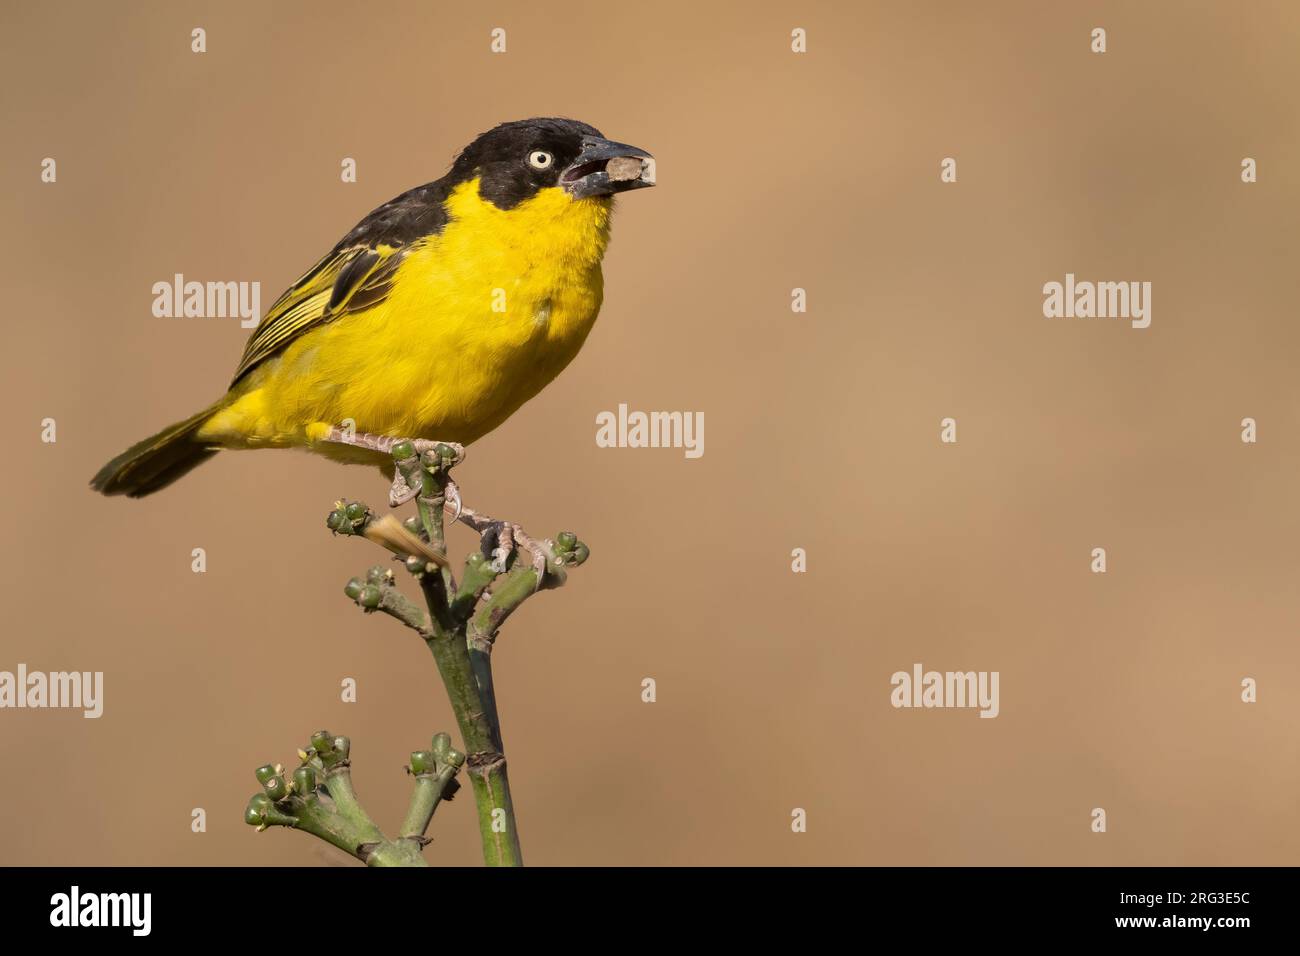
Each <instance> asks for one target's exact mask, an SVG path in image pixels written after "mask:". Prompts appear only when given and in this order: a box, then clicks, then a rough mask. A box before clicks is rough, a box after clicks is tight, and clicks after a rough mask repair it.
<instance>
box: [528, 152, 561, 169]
mask: <svg viewBox="0 0 1300 956" xmlns="http://www.w3.org/2000/svg"><path fill="white" fill-rule="evenodd" d="M554 162H555V157H554V156H552V155H551V154H550V153H548V152H547V151H546V150H544V149H535V150H533V151H532V152H531V153H529V154H528V165H529V166H531V167H533V169H550V168H551V164H552V163H554Z"/></svg>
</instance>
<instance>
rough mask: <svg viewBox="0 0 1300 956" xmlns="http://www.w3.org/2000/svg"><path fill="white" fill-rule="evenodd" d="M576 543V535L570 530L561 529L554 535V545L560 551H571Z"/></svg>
mask: <svg viewBox="0 0 1300 956" xmlns="http://www.w3.org/2000/svg"><path fill="white" fill-rule="evenodd" d="M577 543H578V536H577V535H576V534H574V533H573V532H572V531H561V532H560V533H559V534H557V535H556V536H555V546H556V547H557V548H559V549H560V550H561V551H572V550H573V548H574V545H576V544H577Z"/></svg>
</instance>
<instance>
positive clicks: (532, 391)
mask: <svg viewBox="0 0 1300 956" xmlns="http://www.w3.org/2000/svg"><path fill="white" fill-rule="evenodd" d="M654 180H655V177H654V160H653V159H652V157H651V156H650V154H649V153H647V152H645V151H644V150H641V149H638V148H636V147H635V146H628V145H626V144H623V143H616V142H612V141H611V140H608V139H605V138H604V137H603V136H602V135H601V134H600V132H599V131H598V130H597V129H595V128H594V127H591V126H588V125H586V124H585V123H579V122H576V121H574V120H567V119H553V118H536V119H528V120H520V121H518V122H512V123H503V124H502V125H500V126H497V127H496V128H495V129H492V130H489V131H488V132H486V133H484V134H483V135H481V136H480V137H478V139H476V140H475V141H474V142H473V143H471V144H470V145H469V146H468V147H467V148H466V149H465V150H464V151H462V152H461V153H460V155H459V156H458V157H457V158H456V160H455V162H454V163H453V164H452V167H451V170H450V171H449V172H448V173H447V175H446V176H444V177H443V178H442V179H439V180H437V181H435V182H432V183H428V184H426V185H424V186H418V187H416V188H415V189H412V190H410V191H409V192H405V193H403V194H402V195H400V196H398V197H397V198H396V199H393V200H391V201H389V202H386V203H384V205H382V206H380V207H379V208H378V209H376V210H375V211H374V212H372V213H370V215H368V216H366V217H365V218H364V219H362V220H361V222H359V223H358V224H357V225H356V227H355V228H354V229H353V230H352V231H351V232H349V233H348V234H347V235H346V236H344V237H343V239H342V240H341V241H340V242H339V243H338V245H336V246H335V247H334V248H333V250H331V251H330V253H329V254H328V255H326V256H325V257H324V258H323V259H321V260H320V262H318V263H316V265H315V266H313V267H312V268H311V269H310V270H309V271H308V272H307V273H306V274H305V275H304V276H303V277H302V278H301V279H299V280H298V281H297V282H296V283H294V284H293V286H292V287H291V288H289V290H288V291H286V292H285V293H284V294H283V295H282V296H280V298H279V299H278V300H277V301H276V302H275V304H274V305H272V306H271V308H270V309H269V310H268V311H267V313H266V316H265V318H263V319H262V321H261V322H260V323H259V324H258V327H257V329H256V330H255V331H254V332H253V334H252V336H251V337H250V338H249V341H248V344H247V345H246V346H245V348H244V355H243V358H242V359H241V360H240V362H239V367H238V368H237V369H235V375H234V379H233V381H232V383H231V385H230V388H229V390H228V391H227V393H226V394H225V395H224V396H222V397H221V398H220V399H218V400H217V401H216V402H214V403H213V404H212V405H210V406H209V407H208V408H205V409H204V410H203V411H201V412H199V413H198V414H196V415H192V416H191V417H189V418H187V419H185V420H184V421H182V422H178V423H177V424H175V425H172V426H171V427H170V428H166V429H164V430H163V431H161V432H159V433H158V434H157V435H154V436H153V437H151V438H146V439H145V440H144V441H142V442H139V443H137V444H135V445H133V446H131V447H130V448H128V449H127V450H126V451H124V452H123V453H122V454H120V455H118V456H117V457H116V458H114V459H113V460H112V461H110V462H109V463H108V464H106V465H105V466H104V467H103V468H101V469H100V471H99V473H98V474H97V475H95V477H94V478H93V479H92V480H91V487H93V488H94V489H95V490H97V491H101V492H103V493H104V494H106V495H121V494H125V495H129V496H131V497H133V498H138V497H142V496H144V495H148V494H152V493H153V492H155V491H157V490H159V489H160V488H164V487H166V486H167V485H169V484H171V483H172V482H173V481H175V480H176V479H178V478H180V477H181V476H182V475H185V474H186V473H187V472H189V471H190V470H191V469H193V468H194V467H195V466H196V465H199V464H201V463H202V462H204V461H206V460H207V459H208V458H210V457H211V456H213V455H214V454H216V452H217V451H218V450H220V449H223V448H292V447H300V448H307V449H310V450H312V451H315V452H319V453H321V454H324V455H327V456H329V457H331V458H335V459H338V460H341V461H348V462H371V463H375V464H379V465H380V466H381V467H385V466H386V467H385V470H386V471H388V472H389V473H391V461H392V459H391V457H388V456H386V455H383V454H381V453H379V452H378V451H376V450H375V449H374V448H373V447H372V448H366V447H360V446H357V445H348V444H344V443H340V442H338V441H337V440H331V441H326V440H325V439H326V438H327V437H330V436H331V435H337V433H338V426H340V425H342V424H343V423H345V422H347V423H351V425H353V426H354V427H355V430H356V432H358V433H363V434H364V433H369V434H372V435H381V436H390V437H393V438H414V439H437V440H442V441H450V442H458V443H460V444H469V443H470V442H472V441H474V440H475V439H477V438H480V437H481V436H483V435H485V434H486V433H487V432H489V431H491V430H492V429H494V428H496V427H497V426H498V425H500V424H501V423H502V422H503V421H505V420H506V418H508V417H509V416H510V415H511V414H512V413H513V412H514V411H515V410H516V409H518V408H519V407H520V406H521V405H523V404H524V402H526V401H528V400H529V399H530V398H532V397H533V396H534V395H536V394H537V393H538V392H539V391H541V389H542V388H543V387H544V386H545V385H546V384H547V383H548V382H550V381H551V380H552V379H553V378H555V376H556V375H558V374H559V373H560V371H561V370H562V369H563V368H564V367H565V366H566V365H568V364H569V362H570V361H572V359H573V357H574V356H575V355H577V353H578V350H579V349H580V348H581V347H582V343H583V341H585V339H586V337H587V333H588V332H590V331H591V327H592V324H593V323H594V322H595V320H596V314H597V312H599V311H600V304H601V298H602V295H603V283H604V280H603V278H602V275H601V268H600V263H601V259H602V257H603V256H604V254H605V247H606V245H607V244H608V242H609V227H610V211H611V207H612V205H613V196H614V194H615V193H619V192H623V191H625V190H629V189H637V188H640V187H644V186H651V185H653V184H654Z"/></svg>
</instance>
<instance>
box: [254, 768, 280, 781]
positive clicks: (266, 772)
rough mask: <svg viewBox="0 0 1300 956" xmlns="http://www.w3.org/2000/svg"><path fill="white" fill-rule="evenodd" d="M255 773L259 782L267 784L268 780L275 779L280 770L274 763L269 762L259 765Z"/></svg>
mask: <svg viewBox="0 0 1300 956" xmlns="http://www.w3.org/2000/svg"><path fill="white" fill-rule="evenodd" d="M253 773H254V774H255V775H256V776H257V782H258V783H260V784H262V786H266V782H267V781H268V780H271V779H274V778H275V776H276V774H277V773H278V771H277V770H276V769H275V766H274V765H272V764H269V763H268V764H266V765H265V766H263V767H258V768H257V769H256V770H254V771H253Z"/></svg>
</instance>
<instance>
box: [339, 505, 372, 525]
mask: <svg viewBox="0 0 1300 956" xmlns="http://www.w3.org/2000/svg"><path fill="white" fill-rule="evenodd" d="M369 511H370V509H369V508H367V507H366V506H365V505H364V504H363V503H362V502H360V501H354V502H352V503H351V504H350V505H348V507H347V510H346V511H345V512H344V513H345V514H346V515H347V516H348V520H350V521H360V520H361V519H362V518H364V517H365V516H366V515H367V514H368V513H369Z"/></svg>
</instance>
